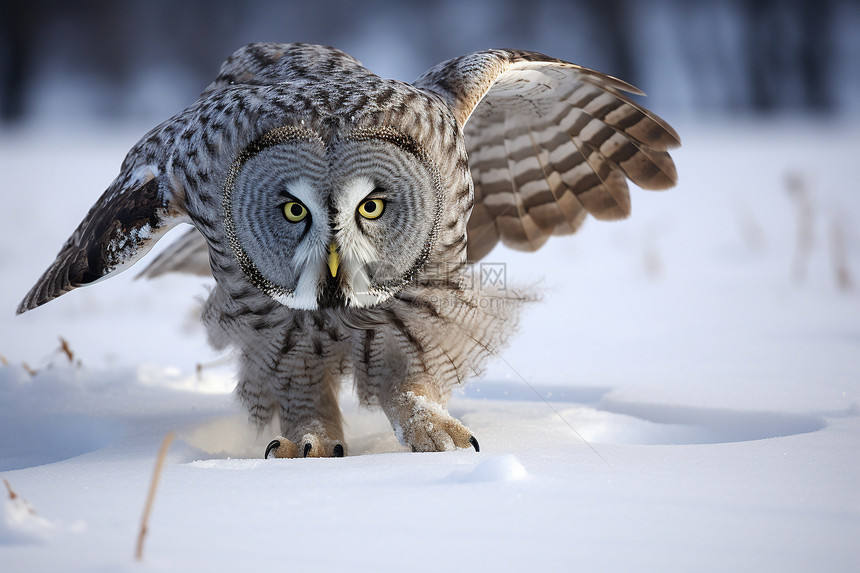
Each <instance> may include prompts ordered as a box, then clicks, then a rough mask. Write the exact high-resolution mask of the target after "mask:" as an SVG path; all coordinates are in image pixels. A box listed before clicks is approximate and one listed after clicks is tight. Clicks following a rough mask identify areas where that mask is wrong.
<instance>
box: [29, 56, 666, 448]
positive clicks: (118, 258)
mask: <svg viewBox="0 0 860 573" xmlns="http://www.w3.org/2000/svg"><path fill="white" fill-rule="evenodd" d="M624 91H628V92H635V88H632V87H631V86H629V85H627V84H625V83H624V82H622V81H620V80H617V79H615V78H611V77H608V76H605V75H602V74H600V73H598V72H594V71H591V70H587V69H584V68H581V67H579V66H576V65H574V64H569V63H566V62H562V61H559V60H555V59H552V58H548V57H547V56H544V55H542V54H537V53H533V52H522V51H513V50H487V51H484V52H477V53H475V54H471V55H468V56H463V57H461V58H455V59H453V60H449V61H447V62H443V63H441V64H439V65H438V66H436V67H434V68H432V69H431V70H429V71H428V72H426V73H425V74H423V75H422V76H421V77H420V78H418V80H416V81H415V82H414V83H413V84H407V83H403V82H399V81H395V80H387V79H382V78H380V77H378V76H376V75H375V74H373V73H371V72H370V71H368V70H366V69H365V68H363V67H362V66H361V65H360V64H359V63H358V62H357V61H356V60H355V59H353V58H351V57H349V56H347V55H346V54H344V53H342V52H340V51H338V50H335V49H332V48H326V47H321V46H314V45H306V44H272V43H261V44H251V45H249V46H246V47H244V48H242V49H240V50H238V51H237V52H236V53H235V54H233V55H232V56H231V57H230V58H229V59H228V60H227V61H226V62H225V63H224V64H223V65H222V67H221V70H220V73H219V74H218V77H217V78H216V79H215V81H214V82H213V83H212V84H211V85H210V86H209V87H207V88H206V90H205V91H204V92H203V94H202V95H201V97H200V99H199V100H198V101H197V102H195V103H194V104H192V105H191V106H189V107H188V108H187V109H185V110H183V111H182V112H180V113H179V114H177V115H175V116H174V117H172V118H170V119H168V120H167V121H165V122H164V123H162V124H161V125H159V126H158V127H156V128H155V129H153V130H152V131H150V132H149V133H148V134H146V135H145V136H144V137H143V138H142V139H141V140H140V142H139V143H138V144H137V145H136V146H135V147H134V148H133V149H132V150H131V151H130V152H129V154H128V156H127V157H126V159H125V161H124V162H123V165H122V168H121V172H120V175H119V177H117V179H116V180H115V181H114V183H113V184H112V185H111V186H110V187H109V188H108V190H107V191H106V192H105V193H104V194H103V195H102V197H101V198H100V199H99V201H98V202H97V203H96V205H95V206H94V207H93V208H92V210H91V211H90V212H89V213H88V215H87V216H86V218H85V219H84V221H83V222H82V223H81V224H80V226H79V227H78V229H77V230H76V231H75V232H74V234H73V235H72V236H71V237H70V238H69V240H68V241H67V242H66V244H65V245H64V246H63V248H62V250H61V252H60V254H59V255H58V257H57V260H56V261H55V262H54V263H53V265H51V267H49V268H48V270H47V271H46V272H45V274H44V275H43V277H42V278H41V279H40V280H39V281H38V282H37V283H36V285H35V286H34V287H33V289H32V290H31V291H30V293H28V294H27V296H26V297H25V298H24V300H23V302H22V303H21V306H20V307H19V312H24V311H26V310H29V309H32V308H34V307H36V306H39V305H41V304H43V303H45V302H47V301H49V300H51V299H53V298H56V297H57V296H60V295H61V294H64V293H65V292H68V291H70V290H72V289H74V288H76V287H78V286H82V285H85V284H89V283H92V282H95V281H96V280H100V279H101V278H104V277H106V276H109V275H111V274H112V273H114V272H117V271H119V270H122V269H123V268H126V267H127V266H129V265H130V264H131V263H133V262H134V261H136V260H138V259H139V258H140V257H141V256H142V255H143V254H145V253H146V251H147V250H148V249H149V248H150V247H151V246H152V244H153V243H154V242H155V241H156V240H158V238H160V237H161V236H162V235H163V234H164V233H165V232H166V231H167V230H168V229H170V228H171V227H173V226H174V225H176V224H177V223H180V222H188V223H191V224H192V225H193V226H194V229H193V230H192V231H191V232H190V234H188V235H186V236H185V237H183V238H182V239H181V240H180V241H178V242H177V243H176V244H175V246H173V247H171V248H169V249H168V250H167V251H165V253H163V254H162V255H161V256H160V257H159V258H158V259H157V260H156V261H154V262H153V264H152V265H151V266H150V267H149V269H147V271H145V274H148V275H150V276H156V275H158V274H161V273H164V272H171V271H177V270H179V271H191V272H196V273H201V272H205V269H206V268H207V267H208V268H209V269H211V273H212V275H213V276H214V278H215V280H216V288H215V289H214V290H213V292H212V294H211V296H210V298H209V300H208V301H207V303H206V305H205V308H204V312H203V317H204V322H205V323H206V325H207V328H208V331H209V336H210V340H211V342H212V343H213V344H214V345H215V346H216V347H218V348H225V347H232V348H234V349H235V350H236V351H237V354H238V356H239V368H238V375H237V393H238V396H239V398H240V399H241V401H242V403H243V404H244V405H245V406H246V408H247V409H248V412H249V415H250V418H251V419H252V420H253V421H254V422H256V423H257V424H259V425H261V426H262V425H264V424H266V423H267V422H269V421H270V420H271V419H272V418H273V417H276V416H277V417H278V418H279V419H280V422H281V429H282V433H283V436H282V437H279V438H278V440H276V441H275V442H273V444H272V448H271V449H272V451H274V453H275V455H278V456H296V455H311V456H337V455H343V454H344V453H345V444H344V443H343V430H342V425H341V416H340V410H339V408H338V404H337V395H338V389H339V387H340V384H341V382H342V381H343V380H345V379H350V378H351V379H352V380H353V381H354V383H355V387H356V390H357V392H358V395H359V396H360V398H361V400H362V401H363V402H364V403H365V404H368V405H378V406H380V407H381V408H382V409H383V410H384V411H385V413H386V414H387V415H388V417H389V419H390V420H391V423H392V426H393V427H394V428H395V430H396V432H397V434H398V437H399V438H400V439H401V440H402V441H403V442H404V443H405V444H407V445H409V446H411V447H412V448H413V449H415V450H421V451H436V450H445V449H451V448H454V447H469V446H470V445H471V446H475V447H476V448H477V441H476V440H475V439H474V437H472V435H471V433H470V432H469V430H468V429H467V428H465V426H463V425H462V424H461V423H460V422H459V421H457V420H456V419H454V418H452V417H451V416H450V415H449V414H448V413H447V411H446V410H445V408H444V405H445V403H446V402H447V400H448V397H449V395H450V392H451V390H452V389H453V388H454V387H455V386H457V385H458V384H462V383H463V382H464V381H465V380H466V379H467V378H469V377H470V376H472V375H474V374H475V373H477V372H479V371H480V369H481V368H482V365H483V364H484V362H485V361H486V359H487V358H488V357H489V356H491V355H492V354H493V353H495V352H496V351H497V350H498V349H499V348H500V346H501V345H503V344H504V342H505V341H506V339H507V338H508V337H509V336H510V334H511V333H512V332H513V331H514V329H515V327H516V320H517V314H518V310H519V307H520V306H521V304H522V303H523V302H524V301H525V300H528V299H530V298H532V295H529V294H527V293H518V292H515V291H513V290H510V289H509V290H507V291H503V292H489V291H487V290H482V289H481V288H479V287H480V286H481V285H473V284H469V281H466V280H465V276H466V275H465V273H466V272H467V271H468V269H469V267H468V262H469V261H476V260H479V259H481V258H482V257H483V256H484V255H486V253H488V252H489V251H490V250H491V249H492V248H493V246H494V245H496V244H497V243H498V242H499V241H502V242H503V243H505V244H507V245H509V246H511V247H513V248H517V249H523V250H535V249H537V248H539V247H540V246H541V245H542V244H543V243H544V242H545V241H546V240H547V239H548V237H550V236H552V235H563V234H568V233H572V232H574V231H575V230H576V229H577V228H578V227H579V225H580V224H581V222H582V220H583V218H584V217H585V215H586V214H587V213H590V214H592V215H593V216H595V217H597V218H600V219H616V218H619V217H623V216H626V215H627V214H629V212H630V201H629V197H628V190H627V183H626V180H627V179H628V178H629V179H630V180H632V181H633V182H634V183H636V184H637V185H639V186H640V187H643V188H648V189H662V188H667V187H670V186H672V185H673V184H674V183H675V180H676V177H677V176H676V173H675V169H674V165H673V163H672V160H671V158H670V157H669V155H668V153H667V149H669V148H671V147H673V146H676V145H678V144H679V139H678V136H677V134H676V133H675V132H674V131H673V130H672V129H671V127H669V126H668V125H667V124H666V123H665V122H664V121H663V120H661V119H660V118H658V117H656V116H655V115H653V114H652V113H650V112H648V111H647V110H645V109H644V108H642V107H640V106H638V105H637V104H636V103H634V102H632V101H631V100H629V99H628V98H627V97H626V96H625V95H623V93H622V92H624ZM293 203H295V204H296V205H297V206H296V207H294V213H293V215H294V217H293V219H295V220H293V219H291V218H289V217H288V216H287V215H288V214H289V212H286V211H285V209H289V208H290V205H291V204H293ZM365 207H367V208H368V209H372V210H373V211H372V212H370V211H365V210H364V209H365ZM285 213H287V214H285ZM380 213H381V214H380ZM204 257H205V259H204Z"/></svg>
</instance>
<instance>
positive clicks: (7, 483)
mask: <svg viewBox="0 0 860 573" xmlns="http://www.w3.org/2000/svg"><path fill="white" fill-rule="evenodd" d="M3 483H4V484H6V490H7V491H8V492H9V499H15V498H16V497H18V494H17V493H15V492H14V491H13V490H12V486H11V485H9V480H7V479H4V480H3Z"/></svg>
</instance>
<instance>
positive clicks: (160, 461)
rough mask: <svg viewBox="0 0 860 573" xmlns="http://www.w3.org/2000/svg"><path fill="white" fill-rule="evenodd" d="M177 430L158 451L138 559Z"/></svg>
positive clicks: (137, 552)
mask: <svg viewBox="0 0 860 573" xmlns="http://www.w3.org/2000/svg"><path fill="white" fill-rule="evenodd" d="M175 436H176V434H175V432H169V433H168V434H167V435H166V436H164V440H163V441H162V442H161V449H160V450H159V451H158V458H157V459H156V460H155V469H154V470H153V472H152V481H151V482H150V484H149V494H148V495H147V496H146V505H145V506H144V508H143V517H142V519H141V520H140V533H138V535H137V550H136V551H135V557H136V558H137V560H138V561H142V560H143V540H144V538H145V537H146V533H147V526H148V524H149V514H150V512H151V511H152V503H153V501H154V500H155V492H156V490H157V489H158V480H159V479H160V478H161V470H162V469H163V468H164V459H165V458H166V457H167V450H169V449H170V444H171V443H173V438H174V437H175Z"/></svg>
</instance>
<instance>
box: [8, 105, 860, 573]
mask: <svg viewBox="0 0 860 573" xmlns="http://www.w3.org/2000/svg"><path fill="white" fill-rule="evenodd" d="M677 127H678V128H679V132H680V133H681V135H682V137H683V138H684V147H683V148H682V149H680V150H678V151H677V152H676V153H675V154H674V155H675V157H676V160H677V164H678V167H679V172H680V176H681V183H680V185H679V187H678V188H676V189H674V190H671V191H668V192H661V193H647V192H644V191H640V190H636V189H634V190H633V205H634V207H633V211H634V212H633V216H632V218H631V219H630V220H628V221H624V222H620V223H601V222H597V221H593V220H591V221H588V222H587V224H586V225H585V226H584V228H583V229H582V230H581V231H580V233H579V234H577V235H576V236H575V237H570V238H558V239H553V240H551V241H550V242H549V243H548V244H547V245H546V246H545V247H544V248H543V249H542V250H541V251H540V252H538V253H536V254H523V253H512V252H509V251H506V250H504V249H498V250H496V251H494V252H493V253H491V255H490V256H489V258H488V259H487V260H488V262H493V263H505V264H506V266H505V271H506V276H505V279H506V283H507V284H509V285H511V284H518V283H519V284H528V283H532V282H534V281H536V280H541V281H542V282H541V285H542V289H543V291H544V300H543V301H542V302H540V303H535V304H532V305H531V306H530V308H529V309H528V310H527V312H526V315H525V317H524V319H523V320H522V324H521V329H520V333H519V334H518V335H517V337H515V340H514V341H513V343H512V344H511V346H510V347H509V348H508V349H507V350H505V351H504V352H503V353H501V355H500V356H499V357H498V358H497V359H495V360H494V361H493V363H492V364H491V366H490V368H489V369H488V371H487V373H486V375H485V376H484V377H483V378H481V379H480V380H475V381H472V382H470V383H469V384H468V385H467V386H466V387H465V388H464V389H463V390H462V391H460V392H457V393H456V395H455V397H454V399H453V401H452V403H451V408H450V410H451V413H452V414H453V415H454V416H456V417H457V418H458V419H460V420H462V421H463V423H465V424H466V425H467V426H468V427H469V428H470V429H471V430H472V431H473V432H474V434H475V436H476V437H477V438H478V440H479V441H480V444H481V451H480V453H476V452H474V451H472V450H471V449H464V450H459V451H456V452H445V453H439V454H414V453H412V452H407V451H405V450H404V448H403V447H402V446H400V445H399V443H398V442H397V440H396V438H395V437H394V432H393V431H392V429H391V427H390V426H389V424H388V422H387V420H386V419H385V417H384V416H383V415H382V414H381V413H380V412H378V411H368V410H364V409H361V408H360V407H359V406H358V404H357V400H356V398H355V397H354V396H353V395H352V394H351V392H349V391H348V389H347V391H346V392H345V393H344V396H343V400H342V404H343V409H344V415H345V418H346V422H347V442H348V452H349V455H348V456H347V457H346V458H343V459H298V460H275V459H270V460H263V459H261V458H262V455H263V452H264V450H265V447H266V444H267V443H268V441H269V440H270V439H271V438H272V436H273V435H274V433H276V432H275V431H274V430H271V431H266V432H263V433H262V434H260V435H258V434H257V433H256V432H255V431H254V430H253V429H252V428H249V427H248V426H247V424H245V422H244V415H243V413H242V411H241V408H240V407H239V406H238V405H237V404H236V402H235V401H234V399H233V397H232V395H231V390H232V385H233V383H232V370H231V366H230V364H229V362H228V361H226V360H224V359H223V357H220V356H219V355H217V354H215V353H214V352H213V351H211V350H209V349H208V348H207V347H206V344H205V337H204V334H203V331H202V329H201V328H200V326H199V324H198V320H197V318H196V304H197V303H196V302H195V297H198V299H199V297H202V296H205V294H206V288H207V286H206V285H207V283H206V281H205V280H203V279H199V278H194V277H165V278H162V279H158V280H155V281H144V280H137V281H136V280H134V275H135V274H136V272H137V269H132V270H131V271H129V272H126V273H124V274H122V275H119V276H117V277H114V278H112V279H111V280H108V281H104V282H102V283H99V284H98V285H95V286H92V287H88V288H84V289H79V290H77V291H75V292H73V293H70V294H68V295H65V296H63V297H62V298H60V299H58V300H56V301H54V302H52V303H50V304H48V305H46V306H45V307H43V308H40V309H37V310H35V311H32V312H29V313H27V314H24V315H21V316H17V317H16V316H14V310H15V308H16V306H17V304H18V302H19V301H20V299H21V298H22V297H23V295H24V294H25V292H26V291H27V289H28V288H29V287H30V286H31V285H32V284H33V282H34V281H35V280H36V279H37V278H38V276H39V274H40V273H41V272H42V271H43V270H44V269H45V268H46V267H47V266H48V264H49V263H50V262H51V261H52V260H53V255H54V254H55V253H56V251H57V250H58V249H59V247H60V245H61V244H62V243H63V241H65V239H66V238H67V236H68V235H69V234H70V233H71V231H72V230H73V229H74V227H75V226H76V225H77V223H78V222H79V221H80V219H81V218H82V217H83V216H84V214H85V213H86V211H87V209H88V208H89V207H90V205H91V204H92V203H93V202H94V201H95V200H96V198H97V197H98V196H99V195H100V193H101V192H102V191H103V190H104V189H105V188H106V187H107V185H108V184H109V183H110V181H111V180H112V178H113V176H114V175H115V173H116V171H117V169H118V167H119V164H120V162H121V161H122V158H123V156H124V155H125V152H126V151H127V150H128V149H129V148H130V147H131V145H132V144H133V143H134V142H135V140H136V138H137V136H139V135H141V134H142V133H144V131H145V129H141V130H139V131H134V130H131V131H128V132H127V131H125V130H119V131H118V132H109V131H100V130H97V129H93V130H90V131H88V132H86V134H87V136H86V137H80V136H79V135H74V134H72V133H71V132H64V131H62V130H61V129H47V128H40V129H29V130H19V131H6V132H2V133H0V169H2V172H3V174H4V178H3V188H4V192H3V197H4V200H5V205H4V207H5V208H4V209H3V210H0V268H2V269H3V278H4V280H3V282H2V283H0V309H6V310H5V312H3V313H0V356H2V360H3V361H4V362H5V365H4V366H3V367H0V479H5V480H7V481H8V482H9V485H10V487H11V488H12V490H13V491H14V492H15V494H16V497H15V498H14V499H10V498H9V497H8V496H7V495H6V493H5V491H4V489H3V488H0V496H2V503H0V570H2V571H3V572H4V573H7V572H8V573H11V572H17V571H40V570H44V571H94V570H110V571H125V570H133V571H141V570H147V571H188V570H207V571H235V570H239V569H241V570H256V569H258V568H260V569H267V570H272V569H278V570H295V571H307V570H313V571H331V570H349V571H395V570H396V571H404V570H409V571H431V570H433V571H436V570H459V571H462V570H479V571H485V570H487V571H489V570H496V571H520V570H524V569H525V568H528V569H529V570H538V571H541V570H547V571H549V570H585V571H631V570H634V571H661V572H664V571H691V570H696V571H781V572H783V571H855V570H858V568H860V545H858V543H857V540H858V539H860V488H858V483H860V456H858V452H860V320H858V319H860V290H858V289H860V232H858V229H860V225H858V217H860V215H858V213H860V193H858V188H857V179H856V176H855V174H854V173H853V171H852V170H851V169H852V167H851V166H852V165H856V161H857V157H858V152H860V130H858V129H856V128H857V126H856V125H847V126H842V127H840V126H836V125H825V124H822V123H811V122H782V123H761V122H753V121H748V122H744V123H725V122H724V123H721V124H716V123H715V124H701V123H699V124H687V125H685V124H683V123H681V124H680V125H677ZM46 160H47V162H46ZM46 163H47V164H46ZM792 182H793V183H792ZM790 189H794V192H793V194H792V193H790V192H789V190H790ZM803 229H806V231H803ZM837 229H838V232H837ZM176 232H177V231H174V232H172V233H171V234H170V235H171V236H172V237H176V235H175V234H174V233H176ZM178 232H179V233H181V232H182V231H181V230H179V231H178ZM804 233H806V234H807V235H808V236H809V237H810V238H811V242H810V243H809V244H808V245H806V244H802V245H800V246H798V241H799V240H800V239H799V238H800V237H803V236H805V235H804ZM840 236H841V238H840ZM170 240H171V237H170V236H169V237H167V238H165V239H164V240H163V241H162V242H163V243H167V242H168V241H170ZM161 247H162V245H161V244H159V245H158V246H156V248H155V249H154V251H155V252H158V251H159V250H160V248H161ZM840 249H841V252H842V253H843V254H839V253H840ZM149 256H150V257H151V256H152V254H151V255H149ZM840 265H841V266H842V267H844V268H845V269H846V271H847V273H848V275H847V276H848V278H849V279H851V286H850V287H844V286H843V287H840V282H839V280H838V277H837V274H836V269H837V268H839V266H840ZM843 284H845V283H843ZM60 337H62V338H63V339H64V340H66V341H67V343H68V347H69V349H70V351H71V353H72V360H71V361H70V360H69V358H68V356H67V355H66V354H65V353H64V352H62V351H61V350H60V341H59V338H60ZM198 364H205V366H204V367H203V368H202V369H201V370H200V372H199V373H198V371H197V365H198ZM30 372H35V374H31V373H30ZM171 430H175V431H177V434H178V435H177V439H176V441H175V442H174V443H173V445H172V447H171V449H170V451H169V454H168V456H167V461H166V465H165V468H164V472H163V475H162V477H161V482H160V486H159V490H158V492H157V495H156V498H155V504H154V506H153V510H152V515H151V519H150V523H149V530H148V535H147V538H146V544H145V549H144V559H143V562H142V563H137V562H136V561H135V560H134V548H135V543H136V541H137V532H138V528H139V525H140V519H141V515H142V512H143V507H144V501H145V498H146V494H147V491H148V487H149V482H150V479H151V476H152V471H153V467H154V464H155V457H156V454H157V452H158V449H159V446H160V443H161V440H162V439H163V438H164V436H165V435H166V434H167V433H168V432H169V431H171Z"/></svg>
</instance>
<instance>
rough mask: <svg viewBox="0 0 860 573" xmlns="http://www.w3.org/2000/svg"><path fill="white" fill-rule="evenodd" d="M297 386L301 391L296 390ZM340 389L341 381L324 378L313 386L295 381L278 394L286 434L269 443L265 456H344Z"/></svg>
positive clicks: (330, 377)
mask: <svg viewBox="0 0 860 573" xmlns="http://www.w3.org/2000/svg"><path fill="white" fill-rule="evenodd" d="M302 382H307V380H303V381H302ZM296 386H298V387H299V388H301V391H296ZM339 386H340V384H339V380H336V379H334V377H333V376H324V377H323V379H322V380H320V381H318V383H317V384H313V385H310V386H306V385H305V384H296V381H295V380H293V381H291V383H290V384H289V385H288V386H286V387H285V388H284V389H283V391H281V392H278V400H279V402H280V407H281V432H282V433H283V435H282V436H278V437H276V438H275V439H274V440H272V441H271V442H270V443H269V446H268V447H267V448H266V454H265V457H266V458H268V457H269V456H270V455H273V456H274V457H276V458H298V457H304V458H308V457H311V458H323V457H336V458H340V457H343V456H344V455H345V454H346V449H345V447H344V440H343V420H342V418H341V413H340V406H339V405H338V400H337V395H338V389H339ZM290 390H292V391H290Z"/></svg>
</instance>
